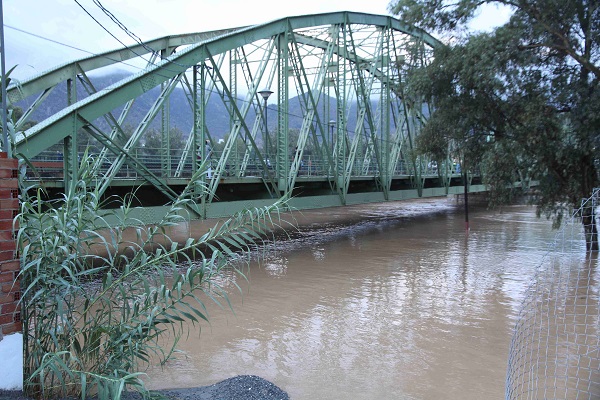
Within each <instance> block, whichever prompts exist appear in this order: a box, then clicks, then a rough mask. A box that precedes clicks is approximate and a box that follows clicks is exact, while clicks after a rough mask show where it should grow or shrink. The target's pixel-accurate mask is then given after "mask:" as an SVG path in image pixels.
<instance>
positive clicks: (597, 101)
mask: <svg viewBox="0 0 600 400" xmlns="http://www.w3.org/2000/svg"><path fill="white" fill-rule="evenodd" d="M483 4H495V5H502V6H507V7H510V8H511V9H512V11H513V14H512V16H511V18H510V20H509V21H508V22H507V23H506V24H505V25H503V26H501V27H498V28H496V29H495V30H494V31H492V32H491V33H477V34H473V33H470V32H468V31H467V30H466V26H467V25H466V24H467V23H468V22H469V21H470V20H471V19H472V18H473V17H474V15H476V13H477V12H478V10H479V7H480V6H481V5H483ZM390 8H391V10H392V11H393V12H394V13H396V14H400V15H401V16H402V19H403V20H405V21H406V22H409V23H412V24H414V25H417V26H420V27H422V28H424V29H426V30H430V31H437V32H438V33H440V34H441V35H442V36H444V37H449V38H451V40H448V41H449V42H452V44H449V45H447V46H440V47H439V48H437V49H436V50H435V57H434V61H433V62H432V63H431V64H430V65H428V66H426V67H424V68H421V69H417V70H415V71H414V72H413V73H411V74H410V76H409V77H408V87H409V90H408V92H409V93H410V94H411V95H413V96H427V97H428V98H431V99H432V100H433V102H434V104H435V110H434V111H433V112H432V114H431V116H430V119H429V121H428V124H427V125H426V127H425V128H424V130H423V132H422V135H421V137H420V139H419V146H420V148H421V149H422V150H424V151H426V152H429V153H433V154H434V155H438V156H440V155H441V154H440V153H442V152H444V151H448V149H449V148H452V146H454V147H456V148H459V149H460V151H461V152H462V153H463V154H464V157H465V159H466V160H467V164H469V165H473V163H479V164H480V165H482V166H483V167H484V168H485V170H486V174H485V179H486V182H487V183H488V184H489V185H490V187H491V190H492V191H493V192H494V195H493V196H491V198H494V199H496V200H506V199H508V198H510V196H511V194H512V192H513V190H514V189H513V184H514V182H516V181H519V180H522V179H523V178H525V177H531V178H534V179H536V180H539V186H538V196H537V198H536V203H537V206H538V215H541V214H545V215H547V216H548V217H551V216H552V217H554V222H555V225H559V224H560V222H561V219H562V217H563V215H564V214H565V212H567V211H568V210H569V209H571V208H573V207H576V206H577V205H578V204H579V202H580V201H581V199H583V198H587V197H589V196H590V195H591V193H592V190H593V188H594V187H595V186H598V185H599V184H600V179H599V174H598V173H599V162H600V156H599V155H598V148H599V145H600V88H599V82H600V3H598V2H597V1H586V0H575V1H570V2H564V1H558V0H546V1H541V0H534V1H525V0H499V1H494V0H483V1H475V0H461V1H458V2H455V3H451V2H442V1H440V2H431V1H426V0H399V1H396V2H393V3H392V4H391V5H390ZM581 217H582V222H583V224H584V227H585V235H586V244H587V248H588V250H594V251H597V250H598V234H597V228H596V219H595V215H594V214H593V213H590V214H589V215H582V216H581Z"/></svg>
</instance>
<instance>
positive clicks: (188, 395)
mask: <svg viewBox="0 0 600 400" xmlns="http://www.w3.org/2000/svg"><path fill="white" fill-rule="evenodd" d="M158 392H159V393H160V394H162V395H163V396H165V397H166V398H167V399H169V400H242V399H243V400H289V398H290V397H289V396H288V394H287V393H286V392H284V391H283V390H281V389H280V388H279V387H277V386H275V385H274V384H272V383H271V382H269V381H267V380H266V379H263V378H261V377H258V376H254V375H240V376H235V377H233V378H229V379H225V380H224V381H221V382H219V383H215V384H214V385H211V386H200V387H197V388H189V389H168V390H159V391H158ZM123 398H124V399H127V400H138V399H141V396H140V395H138V394H128V395H126V396H123ZM0 400H31V399H30V398H28V397H26V396H24V395H23V392H21V391H12V390H0Z"/></svg>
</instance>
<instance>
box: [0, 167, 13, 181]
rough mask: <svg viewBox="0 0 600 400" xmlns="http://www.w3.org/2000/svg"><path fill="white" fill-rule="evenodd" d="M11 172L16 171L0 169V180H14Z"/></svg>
mask: <svg viewBox="0 0 600 400" xmlns="http://www.w3.org/2000/svg"><path fill="white" fill-rule="evenodd" d="M13 171H16V169H12V168H0V179H14V178H13V176H14V175H13Z"/></svg>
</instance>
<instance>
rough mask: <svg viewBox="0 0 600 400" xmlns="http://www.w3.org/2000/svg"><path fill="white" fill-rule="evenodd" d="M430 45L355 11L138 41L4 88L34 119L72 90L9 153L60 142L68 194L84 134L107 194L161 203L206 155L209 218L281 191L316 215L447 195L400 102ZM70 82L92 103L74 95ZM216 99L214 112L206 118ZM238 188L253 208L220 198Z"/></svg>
mask: <svg viewBox="0 0 600 400" xmlns="http://www.w3.org/2000/svg"><path fill="white" fill-rule="evenodd" d="M438 45H440V43H439V42H438V41H437V40H436V39H435V38H433V37H432V36H431V35H429V34H427V33H426V32H424V31H422V30H420V29H417V28H414V27H411V26H409V25H407V24H405V23H403V22H402V21H399V20H397V19H395V18H393V17H390V16H379V15H370V14H363V13H354V12H337V13H327V14H318V15H306V16H298V17H288V18H283V19H279V20H276V21H272V22H268V23H265V24H260V25H255V26H248V27H242V28H233V29H228V30H222V31H215V32H206V33H194V34H189V35H178V36H168V37H164V38H161V39H156V40H154V41H150V42H146V43H140V44H139V45H136V46H134V47H131V48H127V49H121V50H116V51H113V52H107V53H104V54H101V55H97V56H93V57H87V58H85V59H82V60H78V61H75V62H73V63H69V64H65V65H63V66H60V67H57V68H55V69H53V70H51V71H49V72H47V73H45V74H42V75H40V76H37V77H34V78H32V79H29V80H26V81H24V82H21V83H20V84H19V86H16V85H15V86H13V87H10V88H9V100H10V101H11V102H12V103H14V104H18V101H21V100H22V99H23V98H25V97H28V96H32V95H34V94H39V96H38V97H37V99H36V100H35V101H31V102H30V104H31V107H30V108H29V109H28V110H27V111H26V112H25V114H24V115H25V116H28V115H30V114H31V112H32V109H33V108H35V107H38V106H39V104H41V103H42V102H43V101H44V100H45V99H46V98H47V93H48V92H49V91H50V90H51V89H52V88H53V87H56V85H59V84H61V82H66V85H67V97H68V99H67V106H66V107H64V108H63V109H62V110H60V111H59V112H57V113H56V114H55V115H54V116H52V117H50V118H47V119H45V120H43V121H41V122H40V123H38V124H37V125H35V126H33V127H31V128H29V129H27V130H25V131H23V132H20V133H19V135H18V137H17V152H18V153H19V154H21V155H22V156H24V157H26V158H28V159H33V160H35V159H43V158H44V153H45V152H47V151H48V149H50V148H52V146H56V145H57V144H61V145H62V147H63V155H64V157H62V160H61V162H62V163H63V164H64V165H63V172H62V173H61V175H62V179H60V180H57V181H56V182H55V183H54V184H55V185H56V187H57V188H58V187H60V186H61V185H62V186H63V187H66V186H67V185H69V184H70V182H74V181H76V180H77V160H78V157H79V156H80V149H79V148H78V136H79V134H80V132H81V131H82V130H83V131H85V132H87V134H88V135H90V136H91V137H93V138H94V140H96V141H97V142H98V143H100V147H101V150H100V151H99V154H98V156H99V157H98V159H99V160H100V161H99V162H98V163H97V166H96V168H97V173H98V176H99V180H98V182H97V184H98V185H99V187H100V190H101V192H103V193H104V192H110V191H111V190H114V189H115V188H116V187H128V186H133V185H138V184H142V185H144V186H148V187H151V188H152V190H155V191H157V192H158V193H160V195H161V196H162V197H161V199H162V200H165V201H168V200H169V199H173V198H174V197H175V196H176V195H177V191H178V189H177V188H178V187H181V186H183V185H185V184H186V183H187V181H186V178H187V180H189V173H190V172H194V171H195V170H196V169H197V168H199V166H200V162H201V160H204V159H206V158H207V157H208V156H209V155H211V154H212V156H213V157H212V160H211V163H212V165H211V167H210V168H209V173H208V174H207V175H204V176H203V178H202V182H201V183H202V185H201V186H206V187H207V190H202V193H201V194H200V196H202V197H203V199H204V201H203V204H205V205H206V209H205V210H204V211H203V212H202V213H201V214H202V215H203V216H207V215H219V214H220V213H222V212H221V211H218V210H219V209H222V208H223V206H221V207H219V206H216V207H215V206H213V205H214V203H220V202H222V201H231V202H235V201H239V202H240V205H241V204H245V205H249V204H255V203H257V202H258V203H260V202H268V201H272V199H274V198H277V197H279V196H280V195H282V194H285V193H287V194H292V193H293V194H295V195H300V197H302V196H304V195H306V197H305V198H304V200H303V201H304V203H305V206H306V207H316V206H321V205H336V204H348V203H353V202H362V201H379V200H391V199H395V198H402V197H406V196H405V194H401V193H400V192H402V191H406V190H412V191H416V192H417V194H418V195H422V194H423V189H424V188H426V187H427V186H438V187H441V188H442V189H443V190H445V191H446V192H447V191H448V189H449V187H450V186H451V180H452V176H451V173H452V171H450V174H449V175H446V176H443V177H442V176H441V175H440V174H439V170H438V169H437V168H436V171H431V170H430V171H429V172H430V173H431V175H432V177H433V178H435V179H437V181H436V183H430V184H428V183H427V179H428V178H427V176H426V175H427V162H426V160H424V159H422V158H419V159H417V158H416V157H414V155H410V156H409V153H411V150H412V145H413V141H414V137H415V135H416V134H417V132H418V129H419V126H420V125H421V124H422V123H423V122H424V121H425V120H426V118H427V113H428V108H427V107H428V106H427V104H426V103H425V102H423V101H419V100H412V101H411V100H409V99H407V98H405V96H404V95H403V74H404V73H405V72H406V70H407V69H410V68H412V67H415V66H419V65H422V64H423V63H426V62H428V60H430V59H431V57H432V51H433V48H434V47H436V46H438ZM142 55H150V56H152V57H158V56H160V57H161V58H162V59H161V60H160V61H159V62H156V63H154V60H152V59H151V60H149V61H150V62H149V65H148V67H147V68H145V69H143V70H142V71H140V72H138V73H135V74H133V75H131V76H128V77H126V78H124V79H122V80H120V81H119V82H117V83H116V84H114V85H111V86H108V87H105V88H103V89H101V90H96V88H95V87H94V85H93V82H92V80H91V79H90V78H88V76H87V73H88V72H90V71H93V70H95V69H97V68H101V67H104V66H106V65H109V64H111V63H115V62H120V61H123V60H130V59H133V58H136V57H138V58H139V57H140V56H142ZM77 82H79V85H80V86H83V87H84V88H85V89H86V91H87V92H88V93H89V96H87V97H84V98H78V97H77ZM178 86H181V87H182V88H183V89H182V91H183V93H184V95H185V98H186V101H187V103H188V104H189V112H188V116H189V119H190V120H191V122H192V123H191V129H190V131H189V135H188V136H187V140H186V143H185V146H183V148H180V149H177V151H176V152H174V151H172V150H173V149H171V148H170V144H169V143H170V142H169V131H170V129H171V127H172V122H173V121H172V120H171V118H170V115H171V111H172V110H171V105H170V103H171V100H170V99H171V97H172V96H173V93H175V89H176V87H178ZM155 88H159V89H160V90H156V89H155ZM261 89H267V91H266V92H263V94H265V95H268V94H270V93H273V98H272V99H275V98H276V99H277V101H276V104H277V106H273V105H267V100H266V99H263V97H261V94H260V92H261ZM153 92H155V93H154V94H153V96H152V102H151V104H150V105H149V106H147V107H146V108H145V109H144V112H143V115H142V116H141V117H140V118H138V119H137V120H135V121H134V125H133V129H132V131H129V132H125V127H124V126H125V123H126V121H132V119H131V117H132V114H133V113H132V111H131V110H132V109H134V108H135V106H134V103H135V102H136V100H138V99H141V98H142V96H145V95H146V96H148V94H150V93H153ZM213 99H216V100H217V103H219V104H220V107H221V108H220V110H221V112H219V113H215V112H214V110H213V109H211V101H213ZM159 116H160V117H159ZM214 118H225V119H226V120H227V130H226V132H214V129H213V131H211V129H212V128H211V120H212V119H214ZM157 119H158V120H160V121H159V122H158V123H157V122H156V120H157ZM20 122H23V121H20ZM153 122H154V123H155V125H158V126H159V129H160V132H161V144H162V145H161V146H160V149H158V154H155V156H154V157H151V159H149V158H148V157H147V154H146V155H144V154H141V155H140V153H143V152H144V151H145V150H143V147H142V145H143V144H144V143H145V135H146V134H147V132H148V129H149V127H150V126H151V124H152V123H153ZM129 123H130V122H129ZM290 128H293V129H294V132H293V134H291V133H290ZM224 133H226V135H225V136H224V137H220V136H221V135H223V134H224ZM207 141H208V143H210V146H205V143H206V142H207ZM220 141H222V142H221V143H219V142H220ZM217 147H218V151H217V150H216V149H217ZM407 150H408V151H407ZM157 166H158V167H157ZM429 167H430V169H431V166H429ZM124 168H126V169H127V171H128V172H127V176H123V169H124ZM129 171H133V175H134V178H133V179H131V177H130V176H129ZM433 172H435V174H434V173H433ZM209 175H210V176H209ZM435 175H437V177H436V176H435ZM430 178H431V177H430ZM433 178H432V179H433ZM299 182H300V183H301V184H300V185H299V184H298V183H299ZM440 182H441V183H440ZM241 184H245V185H246V186H247V187H248V188H251V189H249V190H251V191H252V193H253V194H252V195H251V196H250V197H251V199H252V200H256V201H255V202H254V203H253V202H250V203H248V201H242V200H241V199H242V197H243V196H242V197H241V196H233V195H229V194H228V193H232V192H233V191H234V189H236V191H237V189H238V185H241ZM309 195H310V196H309ZM309 198H310V199H309ZM324 198H327V199H328V200H327V201H325V202H323V199H324ZM269 199H271V200H269ZM211 207H212V209H213V211H212V212H209V211H207V210H208V209H210V208H211Z"/></svg>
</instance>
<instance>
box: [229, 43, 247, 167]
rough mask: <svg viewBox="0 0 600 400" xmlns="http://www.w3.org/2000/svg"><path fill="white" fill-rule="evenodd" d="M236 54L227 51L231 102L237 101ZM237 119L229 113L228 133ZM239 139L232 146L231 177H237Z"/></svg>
mask: <svg viewBox="0 0 600 400" xmlns="http://www.w3.org/2000/svg"><path fill="white" fill-rule="evenodd" d="M237 53H238V49H235V50H230V51H229V87H230V88H231V97H232V98H233V101H234V102H235V101H237V98H238V97H237V94H238V76H237V70H238V68H237V65H238V60H239V57H238V56H237ZM237 119H238V116H237V114H236V113H230V114H229V132H230V134H231V132H233V127H234V126H235V125H236V121H237ZM245 135H246V133H244V136H245ZM238 145H239V139H238V138H236V139H235V142H234V144H233V157H232V160H231V163H230V166H229V168H230V171H229V172H230V173H233V176H237V171H238V169H239V162H238V153H239V148H238Z"/></svg>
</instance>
